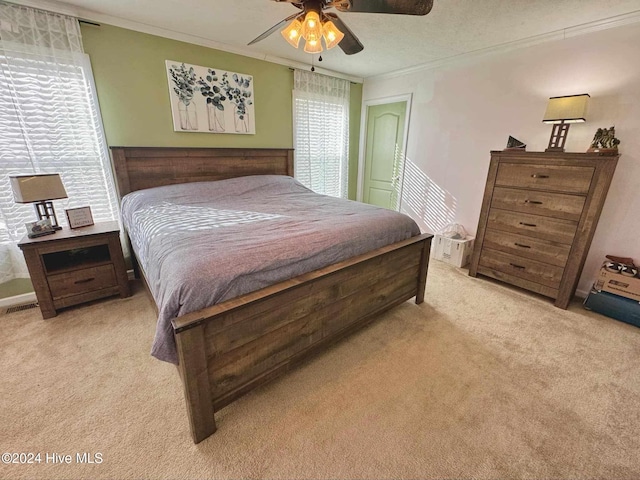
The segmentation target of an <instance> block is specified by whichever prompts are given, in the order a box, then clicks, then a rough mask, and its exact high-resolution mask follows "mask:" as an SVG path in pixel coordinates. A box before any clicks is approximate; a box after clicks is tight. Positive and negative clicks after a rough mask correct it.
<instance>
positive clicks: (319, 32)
mask: <svg viewBox="0 0 640 480" xmlns="http://www.w3.org/2000/svg"><path fill="white" fill-rule="evenodd" d="M273 1H275V2H287V3H290V4H291V5H293V6H294V7H296V8H298V9H299V10H301V12H296V13H294V14H293V15H290V16H289V17H287V18H285V19H284V20H282V21H281V22H279V23H277V24H276V25H274V26H273V27H271V28H270V29H269V30H267V31H266V32H264V33H263V34H262V35H260V36H258V37H256V38H254V39H253V40H252V41H251V42H249V45H253V44H254V43H256V42H259V41H260V40H264V39H265V38H267V37H268V36H269V35H271V34H272V33H274V32H275V31H277V30H280V29H281V28H282V27H284V26H285V25H286V24H287V23H289V22H291V24H290V25H289V26H288V27H287V28H285V29H284V30H282V31H281V33H282V35H283V36H284V38H285V40H287V41H288V42H289V43H290V44H291V45H293V46H294V47H295V48H298V45H299V42H300V39H301V38H304V40H305V48H304V51H305V52H307V53H320V52H322V41H321V39H322V38H324V40H325V45H326V48H327V49H330V48H333V47H335V46H336V45H339V46H340V48H341V49H342V51H343V52H344V53H346V54H347V55H353V54H354V53H358V52H361V51H362V50H363V49H364V46H363V45H362V43H361V42H360V40H358V37H356V36H355V34H354V33H353V32H352V31H351V30H349V27H347V26H346V25H345V23H344V22H343V21H342V20H340V18H339V17H338V15H336V14H335V13H333V12H325V10H328V9H331V8H335V9H336V10H338V11H339V12H344V13H347V12H360V13H390V14H396V15H426V14H428V13H429V12H430V11H431V8H432V7H433V0H273Z"/></svg>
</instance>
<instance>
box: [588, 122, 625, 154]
mask: <svg viewBox="0 0 640 480" xmlns="http://www.w3.org/2000/svg"><path fill="white" fill-rule="evenodd" d="M618 145H620V140H618V139H617V138H616V127H611V128H599V129H598V130H596V134H595V135H594V136H593V140H592V141H591V146H590V147H589V150H587V152H601V153H611V152H614V153H617V152H618Z"/></svg>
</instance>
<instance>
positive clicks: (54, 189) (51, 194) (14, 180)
mask: <svg viewBox="0 0 640 480" xmlns="http://www.w3.org/2000/svg"><path fill="white" fill-rule="evenodd" d="M9 178H10V179H11V188H12V189H13V197H14V199H15V201H16V203H33V204H34V207H35V209H36V214H37V215H38V220H44V219H48V220H49V221H50V222H51V227H52V228H53V229H54V230H60V229H61V228H62V227H61V226H59V225H58V219H57V217H56V212H55V210H54V209H53V202H52V201H51V200H59V199H61V198H67V191H66V190H65V189H64V185H63V184H62V180H61V179H60V175H58V174H57V173H53V174H42V175H17V176H12V177H9Z"/></svg>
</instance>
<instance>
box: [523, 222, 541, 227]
mask: <svg viewBox="0 0 640 480" xmlns="http://www.w3.org/2000/svg"><path fill="white" fill-rule="evenodd" d="M520 225H524V226H525V227H537V225H536V224H535V223H524V222H520Z"/></svg>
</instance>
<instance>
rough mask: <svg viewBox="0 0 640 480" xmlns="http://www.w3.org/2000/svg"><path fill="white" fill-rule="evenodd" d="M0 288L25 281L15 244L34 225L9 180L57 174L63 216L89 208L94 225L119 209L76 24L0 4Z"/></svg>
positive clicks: (59, 211) (114, 216) (28, 209)
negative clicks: (62, 193) (16, 200)
mask: <svg viewBox="0 0 640 480" xmlns="http://www.w3.org/2000/svg"><path fill="white" fill-rule="evenodd" d="M0 132H1V133H0V283H2V282H5V281H7V280H10V279H11V278H16V277H27V276H28V273H27V270H26V266H25V265H24V261H23V259H22V255H21V252H20V251H19V250H18V248H17V247H16V243H17V242H18V241H19V240H20V239H21V238H22V237H23V236H24V235H25V234H26V229H25V227H24V224H25V222H30V221H34V220H35V219H36V217H35V211H34V208H33V206H32V205H28V204H27V205H23V204H16V203H14V200H13V194H12V190H11V186H10V183H9V176H10V175H19V174H30V173H59V174H60V176H61V178H62V182H63V183H64V186H65V188H66V190H67V195H68V196H69V198H68V199H65V200H56V201H54V206H55V209H56V214H57V217H58V221H59V223H60V224H61V225H63V226H65V225H66V215H65V212H64V209H65V208H71V207H79V206H87V205H89V206H90V207H91V211H92V213H93V217H94V220H95V221H96V222H97V221H104V220H114V219H117V218H118V210H117V209H118V206H117V198H116V193H115V187H114V182H113V178H112V174H111V167H110V162H109V155H108V151H107V148H106V143H105V139H104V135H103V132H102V124H101V120H100V115H99V110H98V106H97V101H96V97H95V92H94V87H93V77H92V74H91V68H90V64H89V61H88V57H87V56H86V55H85V54H84V52H83V48H82V38H81V33H80V26H79V24H78V21H77V19H75V18H72V17H67V16H64V15H58V14H54V13H50V12H45V11H41V10H35V9H32V8H28V7H22V6H18V5H13V4H7V3H4V2H1V1H0Z"/></svg>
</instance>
